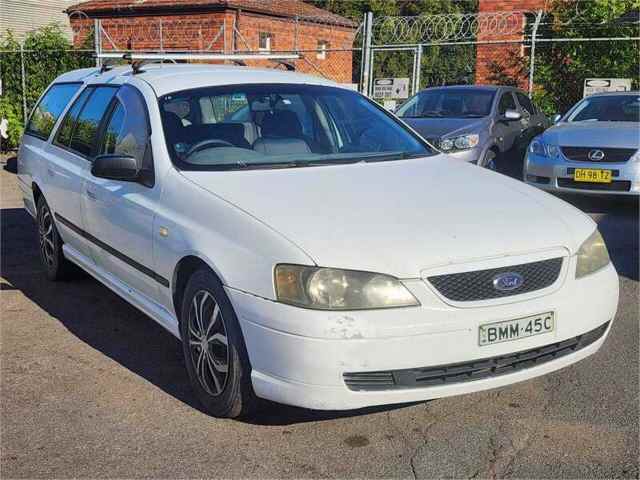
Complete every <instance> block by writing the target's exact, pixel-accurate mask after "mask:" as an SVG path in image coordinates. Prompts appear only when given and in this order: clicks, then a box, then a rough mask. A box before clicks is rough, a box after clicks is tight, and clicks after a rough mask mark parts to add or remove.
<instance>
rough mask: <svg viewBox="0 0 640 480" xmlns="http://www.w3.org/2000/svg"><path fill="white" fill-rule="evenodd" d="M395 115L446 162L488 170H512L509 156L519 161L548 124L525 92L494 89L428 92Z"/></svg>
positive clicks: (476, 87) (436, 90)
mask: <svg viewBox="0 0 640 480" xmlns="http://www.w3.org/2000/svg"><path fill="white" fill-rule="evenodd" d="M396 114H397V115H398V116H399V117H400V118H402V120H404V121H405V122H406V123H407V124H409V125H410V126H411V127H412V128H413V129H414V130H416V131H417V132H418V133H420V134H421V135H422V136H423V137H424V138H426V139H427V140H428V141H429V142H430V143H431V144H432V145H434V146H436V147H437V148H439V149H440V150H441V151H442V152H444V153H447V154H449V157H450V158H455V159H459V160H463V161H467V162H471V163H475V164H477V165H480V166H483V167H486V168H489V169H491V170H498V169H501V170H502V169H506V168H508V167H510V166H511V167H512V165H508V164H507V163H506V156H505V154H506V153H507V152H509V153H510V154H513V158H512V161H516V162H520V160H521V159H522V158H523V156H524V152H525V150H526V148H527V146H528V145H529V142H530V141H531V139H532V138H533V137H535V136H536V135H538V134H539V133H541V132H542V131H543V130H544V129H545V128H546V127H547V126H548V121H547V118H546V117H545V116H544V114H543V113H542V112H541V111H540V110H539V109H538V108H537V107H536V106H535V105H534V104H533V102H532V101H531V100H530V99H529V97H527V95H526V94H525V93H524V92H522V91H521V90H518V89H516V88H512V87H500V86H492V85H487V86H480V85H473V86H456V87H438V88H428V89H426V90H423V91H421V92H419V93H418V94H416V95H415V96H414V97H412V98H411V99H409V100H408V101H407V102H406V103H404V104H403V105H402V106H401V107H400V108H399V109H398V111H397V112H396ZM519 165H520V163H518V166H519Z"/></svg>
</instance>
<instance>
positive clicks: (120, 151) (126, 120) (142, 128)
mask: <svg viewBox="0 0 640 480" xmlns="http://www.w3.org/2000/svg"><path fill="white" fill-rule="evenodd" d="M116 99H117V102H116V106H115V108H114V109H113V111H112V113H111V116H110V118H109V120H108V122H107V126H106V128H105V131H104V136H103V137H102V140H101V142H100V146H99V148H98V154H99V155H130V156H132V157H136V158H137V159H138V161H139V162H140V165H142V161H143V158H144V153H145V149H146V147H147V142H148V139H149V128H148V126H147V111H146V107H145V105H144V100H143V99H142V97H141V96H140V95H139V94H138V92H137V91H136V90H135V89H134V88H133V87H129V86H127V85H125V86H123V87H122V88H121V89H120V90H119V91H118V93H117V95H116Z"/></svg>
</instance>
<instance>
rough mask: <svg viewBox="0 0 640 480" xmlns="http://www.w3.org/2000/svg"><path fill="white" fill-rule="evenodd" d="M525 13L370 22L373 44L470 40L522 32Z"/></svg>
mask: <svg viewBox="0 0 640 480" xmlns="http://www.w3.org/2000/svg"><path fill="white" fill-rule="evenodd" d="M525 13H527V12H524V11H508V12H489V13H460V14H435V15H420V16H412V17H409V16H394V17H392V16H385V17H377V18H375V19H374V21H373V24H372V42H373V44H408V43H435V42H455V41H463V40H473V39H476V38H478V36H480V35H481V36H487V37H505V36H514V35H521V34H522V27H523V18H524V15H525Z"/></svg>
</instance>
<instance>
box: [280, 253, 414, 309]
mask: <svg viewBox="0 0 640 480" xmlns="http://www.w3.org/2000/svg"><path fill="white" fill-rule="evenodd" d="M275 287H276V298H277V299H278V301H279V302H283V303H289V304H291V305H296V306H299V307H305V308H314V309H318V310H363V309H374V308H392V307H411V306H417V305H420V302H418V300H416V298H415V297H414V296H413V295H412V294H411V292H410V291H409V290H407V288H406V287H405V286H404V285H403V284H402V283H401V282H400V281H399V280H398V279H396V278H394V277H390V276H388V275H382V274H380V273H370V272H358V271H355V270H339V269H336V268H320V267H307V266H303V265H289V264H281V265H277V266H276V269H275Z"/></svg>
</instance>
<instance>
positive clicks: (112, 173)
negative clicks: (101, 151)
mask: <svg viewBox="0 0 640 480" xmlns="http://www.w3.org/2000/svg"><path fill="white" fill-rule="evenodd" d="M91 174H92V175H93V176H94V177H100V178H108V179H111V180H121V181H123V182H135V181H137V180H138V179H139V178H140V166H139V165H138V161H137V160H136V159H135V157H132V156H130V155H100V156H98V157H96V159H95V160H94V161H93V165H92V166H91Z"/></svg>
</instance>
